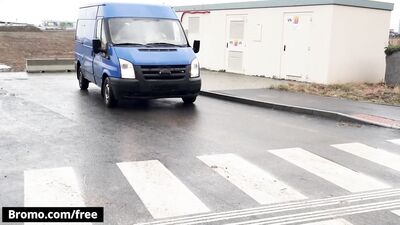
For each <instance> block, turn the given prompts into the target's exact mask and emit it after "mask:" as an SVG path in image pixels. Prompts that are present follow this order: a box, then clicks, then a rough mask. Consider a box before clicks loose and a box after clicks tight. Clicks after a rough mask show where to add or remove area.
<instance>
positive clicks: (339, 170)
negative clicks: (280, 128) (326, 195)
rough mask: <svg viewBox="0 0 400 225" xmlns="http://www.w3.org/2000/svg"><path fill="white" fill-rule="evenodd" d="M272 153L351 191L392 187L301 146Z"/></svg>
mask: <svg viewBox="0 0 400 225" xmlns="http://www.w3.org/2000/svg"><path fill="white" fill-rule="evenodd" d="M270 152H271V153H272V154H274V155H276V156H278V157H280V158H282V159H284V160H286V161H288V162H290V163H292V164H294V165H296V166H298V167H300V168H302V169H304V170H306V171H308V172H310V173H312V174H314V175H317V176H319V177H321V178H323V179H325V180H327V181H329V182H331V183H333V184H335V185H337V186H339V187H342V188H343V189H346V190H348V191H350V192H361V191H369V190H376V189H384V188H390V186H389V185H387V184H385V183H382V182H381V181H378V180H376V179H375V178H372V177H369V176H367V175H365V174H363V173H359V172H356V171H353V170H350V169H348V168H346V167H343V166H341V165H339V164H336V163H334V162H332V161H329V160H327V159H324V158H322V157H320V156H317V155H315V154H312V153H310V152H308V151H306V150H304V149H301V148H289V149H279V150H271V151H270Z"/></svg>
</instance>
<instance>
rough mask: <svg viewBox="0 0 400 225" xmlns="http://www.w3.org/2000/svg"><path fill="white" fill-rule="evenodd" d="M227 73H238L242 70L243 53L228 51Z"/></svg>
mask: <svg viewBox="0 0 400 225" xmlns="http://www.w3.org/2000/svg"><path fill="white" fill-rule="evenodd" d="M228 69H229V71H236V72H240V71H242V70H243V52H238V51H229V54H228Z"/></svg>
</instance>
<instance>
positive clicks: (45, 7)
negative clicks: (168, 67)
mask: <svg viewBox="0 0 400 225" xmlns="http://www.w3.org/2000/svg"><path fill="white" fill-rule="evenodd" d="M99 1H100V0H0V20H6V21H13V22H15V21H18V22H28V23H34V24H39V23H40V22H41V21H42V20H67V21H75V20H76V17H77V9H78V7H79V6H80V5H84V4H87V3H92V2H99ZM112 1H116V2H127V1H128V0H108V1H107V2H112ZM242 1H245V0H131V1H130V2H146V3H156V4H167V5H171V6H178V5H193V4H206V3H217V2H218V3H219V2H242ZM384 1H385V2H396V1H397V3H396V4H395V10H394V11H393V12H392V21H391V28H392V29H395V30H396V31H397V30H398V29H399V21H400V2H399V0H384Z"/></svg>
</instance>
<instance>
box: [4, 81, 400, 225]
mask: <svg viewBox="0 0 400 225" xmlns="http://www.w3.org/2000/svg"><path fill="white" fill-rule="evenodd" d="M399 138H400V133H399V131H398V130H391V129H384V128H378V127H373V126H359V125H356V124H346V123H339V122H337V121H332V120H327V119H323V118H318V117H311V116H304V115H299V114H293V113H287V112H282V111H275V110H268V109H263V108H258V107H251V106H247V105H241V104H237V103H230V102H225V101H221V100H215V99H211V98H207V97H199V98H198V100H197V101H196V103H195V105H193V106H187V105H183V104H182V102H181V100H179V99H163V100H152V101H125V102H122V103H121V104H120V105H119V107H118V108H116V109H108V108H106V107H105V106H104V105H103V102H102V98H101V95H100V89H99V88H97V87H94V85H91V86H90V87H89V91H88V92H82V91H80V90H79V88H78V84H77V81H76V79H75V77H74V75H73V74H50V75H49V74H38V75H29V76H27V75H26V74H24V73H19V74H11V73H4V74H0V206H99V207H105V224H135V223H145V222H151V221H160V223H159V224H177V223H185V224H188V223H189V224H191V223H194V224H206V223H212V224H227V223H237V224H308V223H310V224H314V223H315V224H318V225H322V224H323V225H327V224H329V225H336V224H341V225H348V224H353V225H380V224H382V225H390V224H393V225H396V224H400V216H399V215H400V213H399V212H398V211H395V210H398V209H400V189H399V188H400V166H397V164H398V162H399V161H398V160H399V159H400V145H399V144H400V142H399V143H398V144H396V143H393V142H389V140H398V139H399ZM345 143H353V144H349V145H339V146H332V145H337V144H345ZM355 143H359V144H355ZM369 146H371V147H369ZM376 148H379V149H376ZM397 157H398V158H397ZM238 210H241V211H238ZM215 213H218V214H215ZM396 213H397V214H399V215H396ZM171 218H172V219H171ZM321 221H327V222H321Z"/></svg>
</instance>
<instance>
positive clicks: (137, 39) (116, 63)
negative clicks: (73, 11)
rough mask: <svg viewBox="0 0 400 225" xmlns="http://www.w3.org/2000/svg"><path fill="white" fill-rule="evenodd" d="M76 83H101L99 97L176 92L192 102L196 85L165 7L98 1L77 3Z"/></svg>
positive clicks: (194, 62) (189, 57)
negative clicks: (98, 2) (95, 2)
mask: <svg viewBox="0 0 400 225" xmlns="http://www.w3.org/2000/svg"><path fill="white" fill-rule="evenodd" d="M75 40H76V41H75V49H76V50H75V66H76V71H77V78H78V80H79V87H80V89H81V90H87V89H88V87H89V83H94V84H96V85H97V86H99V87H101V93H102V96H103V98H104V102H105V104H106V105H107V106H108V107H113V106H115V105H116V104H117V103H118V100H120V99H152V98H182V100H183V101H184V102H185V103H189V104H191V103H193V102H194V101H195V100H196V97H197V95H198V94H199V92H200V88H201V79H200V65H199V61H198V59H197V57H196V55H195V53H198V52H199V49H200V41H194V43H193V48H192V47H191V46H190V45H189V43H188V40H187V37H186V35H185V32H184V30H183V28H182V25H181V23H180V21H179V19H178V17H177V16H176V14H175V11H174V10H173V9H172V8H171V7H167V6H161V5H145V4H131V3H104V4H95V5H89V6H85V7H81V8H80V10H79V18H78V22H77V31H76V38H75Z"/></svg>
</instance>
